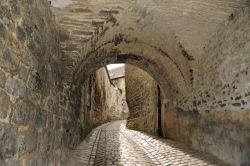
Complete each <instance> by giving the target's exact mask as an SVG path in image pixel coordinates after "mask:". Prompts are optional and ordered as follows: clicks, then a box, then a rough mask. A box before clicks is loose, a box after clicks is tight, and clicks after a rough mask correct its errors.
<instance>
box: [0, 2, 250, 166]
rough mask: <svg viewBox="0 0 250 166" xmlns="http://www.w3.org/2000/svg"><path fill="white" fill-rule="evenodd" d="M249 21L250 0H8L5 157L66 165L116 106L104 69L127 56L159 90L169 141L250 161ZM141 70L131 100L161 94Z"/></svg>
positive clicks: (2, 20) (0, 130)
mask: <svg viewBox="0 0 250 166" xmlns="http://www.w3.org/2000/svg"><path fill="white" fill-rule="evenodd" d="M249 18H250V3H249V0H175V1H172V0H127V1H124V0H95V1H92V0H60V1H59V0H50V1H47V0H34V1H29V0H20V1H16V0H12V1H8V0H1V1H0V162H1V163H3V165H61V164H62V162H63V161H65V160H66V159H67V157H66V156H67V154H68V151H69V149H72V148H75V147H77V145H79V144H80V142H81V141H82V140H83V139H84V137H86V136H87V134H88V133H89V132H90V131H91V130H92V129H93V128H94V127H96V126H98V125H101V124H103V123H105V122H106V119H105V118H106V117H107V114H106V113H107V112H108V111H109V110H110V109H111V107H110V106H112V102H111V101H112V100H111V99H112V97H111V96H112V95H113V94H115V93H116V92H115V91H112V90H110V82H109V81H108V76H107V73H106V71H105V70H104V69H103V70H101V71H97V69H99V68H101V67H104V66H105V65H107V64H110V63H127V64H131V65H134V66H137V67H139V68H140V69H142V70H144V71H146V72H147V73H148V74H149V75H150V77H152V78H153V79H154V81H155V84H158V85H159V87H160V89H161V92H162V95H159V96H158V98H161V100H160V103H161V110H162V118H161V119H162V129H163V131H162V132H163V136H164V137H166V138H167V139H171V140H174V141H178V142H180V143H184V144H189V145H190V146H191V147H192V148H194V149H196V150H199V151H203V152H205V153H207V154H208V155H212V156H216V157H217V158H219V159H220V160H223V161H224V162H226V163H228V164H231V165H237V166H243V165H249V163H250V158H249V156H250V150H249V149H250V148H249V147H250V144H249V138H250V133H249V132H248V131H249V122H250V121H249V117H250V113H249V109H250V106H249V102H250V99H249V97H250V88H249V82H250V78H249V77H250V68H249V62H250V56H249V52H250V47H249V41H250V30H249V27H250V19H249ZM127 70H128V71H129V69H127ZM132 71H135V72H129V74H130V77H131V78H133V79H131V80H134V81H130V83H128V84H131V87H132V89H133V84H134V85H136V84H141V87H144V88H141V89H140V88H138V89H136V90H132V91H130V92H134V93H131V94H133V96H132V97H131V98H130V99H131V102H132V101H133V100H134V99H135V93H138V94H146V92H145V91H144V90H145V89H147V87H148V89H149V90H151V91H152V92H157V87H155V86H154V87H152V86H151V87H150V86H148V84H146V83H147V81H145V80H148V79H149V78H150V77H149V76H146V75H145V77H143V80H141V81H140V79H142V78H140V77H139V76H138V73H140V72H139V69H138V70H137V69H134V70H132ZM142 75H143V74H142ZM136 80H137V81H136ZM147 94H151V93H147ZM139 96H140V97H138V98H137V100H138V101H139V103H143V102H141V101H143V100H145V101H149V99H148V98H145V96H144V95H139ZM148 96H151V97H152V95H148ZM153 96H154V95H153ZM151 101H153V100H151ZM132 103H135V105H136V102H132ZM148 103H149V102H148ZM148 103H146V104H148ZM146 104H145V105H146ZM140 108H141V109H144V107H143V108H142V107H140ZM145 108H147V107H145ZM149 112H150V111H149ZM138 115H139V116H138V117H139V119H141V121H142V122H143V123H140V122H138V121H134V122H133V123H134V124H137V125H138V126H139V127H138V126H137V128H136V127H135V129H137V130H142V131H144V132H149V131H147V130H145V129H146V128H147V126H148V121H149V120H148V118H145V117H147V116H144V117H143V116H140V115H141V114H140V113H139V114H138ZM147 115H148V114H147ZM92 122H93V123H92ZM130 122H132V120H131V121H130ZM144 122H145V123H144ZM139 124H142V125H141V126H140V125H139ZM118 126H119V125H118ZM135 126H136V125H135ZM108 128H109V127H108V126H107V130H106V128H105V127H104V128H103V129H104V130H105V131H108ZM111 128H112V124H111ZM123 129H124V128H123ZM123 129H122V130H123ZM122 132H131V133H130V134H132V135H133V133H134V132H132V131H127V129H124V130H123V131H122ZM149 133H150V132H149ZM138 134H139V133H137V134H135V137H137V136H138V137H139V135H140V134H139V135H138ZM97 135H98V132H97ZM118 135H119V134H118ZM128 135H129V134H128ZM136 135H137V136H136ZM138 137H137V138H138ZM103 138H104V137H103ZM100 140H101V139H100ZM104 140H105V139H104ZM123 140H124V139H123ZM126 140H129V139H125V142H126ZM158 143H159V142H158V141H156V144H155V146H156V147H157V145H159V144H158ZM125 144H126V143H125ZM132 144H133V143H132ZM159 146H160V145H159ZM130 148H131V147H130ZM100 149H101V148H100ZM100 153H101V152H100ZM140 155H141V156H143V154H140ZM162 157H163V158H165V157H164V156H162ZM163 165H164V164H163Z"/></svg>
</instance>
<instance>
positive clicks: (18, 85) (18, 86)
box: [5, 77, 27, 97]
mask: <svg viewBox="0 0 250 166" xmlns="http://www.w3.org/2000/svg"><path fill="white" fill-rule="evenodd" d="M5 89H6V90H7V91H8V92H9V93H11V94H12V95H15V96H21V97H25V95H26V94H27V92H26V91H27V88H26V86H25V84H24V83H23V82H21V81H19V80H17V79H15V78H11V77H8V78H7V81H6V83H5Z"/></svg>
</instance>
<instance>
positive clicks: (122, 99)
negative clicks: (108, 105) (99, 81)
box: [109, 66, 129, 120]
mask: <svg viewBox="0 0 250 166" xmlns="http://www.w3.org/2000/svg"><path fill="white" fill-rule="evenodd" d="M109 75H110V79H111V82H112V84H113V85H114V86H115V87H116V89H117V92H119V93H117V96H118V100H117V106H118V108H117V109H118V112H119V116H118V117H117V120H118V119H120V120H121V119H123V120H124V119H127V117H128V114H129V110H128V104H127V99H126V83H125V67H124V66H122V67H118V68H115V69H112V70H109Z"/></svg>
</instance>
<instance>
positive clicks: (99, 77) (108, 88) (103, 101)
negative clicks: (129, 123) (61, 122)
mask: <svg viewBox="0 0 250 166" xmlns="http://www.w3.org/2000/svg"><path fill="white" fill-rule="evenodd" d="M119 93H120V92H119V91H118V90H117V89H115V87H114V86H113V85H111V83H110V80H109V78H108V75H107V71H106V69H105V68H102V69H99V70H98V71H97V72H96V73H95V74H93V75H92V76H91V77H90V78H89V79H88V80H86V82H85V83H84V85H83V86H82V89H81V107H80V115H79V116H80V119H81V122H82V123H81V124H82V128H83V131H84V135H86V134H87V133H89V132H90V131H91V130H92V129H93V128H94V127H97V126H98V125H101V124H103V123H105V122H108V121H112V120H116V119H121V113H120V112H121V111H120V110H119V108H118V107H119V106H118V104H119V103H118V100H120V99H119Z"/></svg>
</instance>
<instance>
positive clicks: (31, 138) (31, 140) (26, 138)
mask: <svg viewBox="0 0 250 166" xmlns="http://www.w3.org/2000/svg"><path fill="white" fill-rule="evenodd" d="M37 137H38V133H37V131H36V130H35V128H34V127H32V128H30V129H29V130H28V131H26V132H22V133H21V134H20V135H19V137H18V154H19V155H20V156H22V155H25V154H31V153H34V152H35V151H36V148H37V140H38V139H37Z"/></svg>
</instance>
